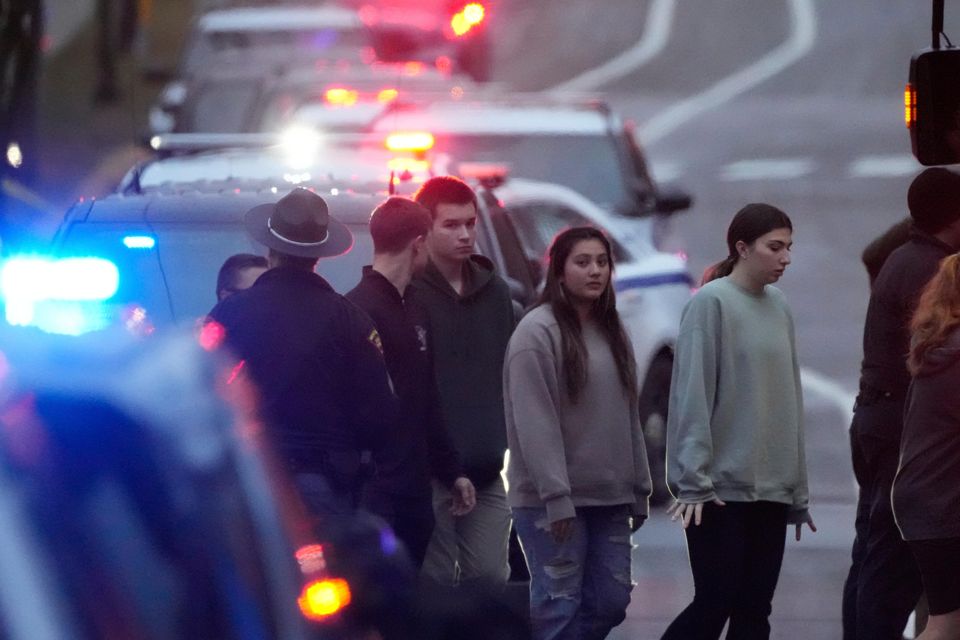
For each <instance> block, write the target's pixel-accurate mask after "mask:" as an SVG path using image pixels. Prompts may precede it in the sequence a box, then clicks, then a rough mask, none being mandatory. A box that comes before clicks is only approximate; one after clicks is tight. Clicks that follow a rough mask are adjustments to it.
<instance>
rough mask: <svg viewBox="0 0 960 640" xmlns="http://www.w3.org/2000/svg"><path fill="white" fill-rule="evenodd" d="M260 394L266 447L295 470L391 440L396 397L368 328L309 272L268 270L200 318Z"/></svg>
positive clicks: (358, 312) (365, 320)
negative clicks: (221, 335) (218, 334)
mask: <svg viewBox="0 0 960 640" xmlns="http://www.w3.org/2000/svg"><path fill="white" fill-rule="evenodd" d="M210 318H211V319H212V320H215V321H217V322H219V323H220V324H221V325H223V327H224V328H225V329H226V341H227V345H228V346H229V347H230V348H231V349H232V350H233V351H234V352H235V353H236V355H237V356H238V357H240V358H242V359H243V360H244V368H245V369H246V370H247V373H248V374H249V375H250V377H251V378H252V379H253V381H254V382H255V383H256V385H257V387H258V389H259V391H260V400H261V411H262V412H263V415H264V417H265V418H266V419H267V421H268V423H269V430H268V433H270V434H271V435H272V436H273V438H272V439H273V441H274V443H275V446H276V447H277V448H278V450H279V452H280V455H281V456H282V457H283V458H284V459H285V461H286V462H287V463H288V464H289V465H290V466H291V467H292V468H293V469H294V470H297V471H303V470H308V471H317V472H323V471H324V461H325V459H326V458H327V457H329V454H330V453H331V452H356V451H361V450H367V449H369V450H374V451H375V450H377V449H378V448H379V447H380V446H382V444H383V443H385V442H387V441H388V439H389V438H391V437H393V432H394V430H395V428H396V427H395V425H396V423H395V421H396V397H395V396H394V394H393V392H392V390H391V388H390V382H389V379H388V377H387V369H386V366H385V364H384V360H383V355H382V353H381V351H380V347H379V342H380V339H379V336H378V334H377V331H376V329H375V328H374V326H373V322H372V321H371V320H370V318H369V317H368V316H367V314H366V313H364V312H363V311H362V310H360V309H359V308H357V307H356V305H354V304H353V303H351V302H349V301H348V300H346V299H345V298H344V297H343V296H341V295H340V294H338V293H337V292H336V291H334V290H333V288H332V287H331V286H330V285H329V284H328V283H327V281H326V280H324V279H323V278H321V277H320V276H319V275H317V274H316V273H312V272H308V271H301V270H298V269H292V268H289V267H277V268H274V269H270V270H269V271H267V272H266V273H264V274H263V275H262V276H260V277H259V278H258V279H257V281H256V282H255V283H254V284H253V286H252V287H250V288H249V289H246V290H244V291H240V292H238V293H236V294H234V295H232V296H230V297H229V298H226V299H225V300H223V301H222V302H220V303H219V304H217V306H216V307H214V309H213V311H211V312H210Z"/></svg>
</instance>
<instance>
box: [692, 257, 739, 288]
mask: <svg viewBox="0 0 960 640" xmlns="http://www.w3.org/2000/svg"><path fill="white" fill-rule="evenodd" d="M738 257H739V256H737V254H733V255H732V256H727V257H726V258H724V259H723V260H721V261H720V262H715V263H714V264H712V265H710V266H709V267H707V268H706V269H704V271H703V278H702V279H701V280H700V286H701V287H702V286H703V285H705V284H707V283H708V282H710V281H711V280H716V279H717V278H724V277H726V276H728V275H730V274H731V273H733V267H734V265H736V264H737V258H738Z"/></svg>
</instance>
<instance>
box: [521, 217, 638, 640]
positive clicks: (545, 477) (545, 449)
mask: <svg viewBox="0 0 960 640" xmlns="http://www.w3.org/2000/svg"><path fill="white" fill-rule="evenodd" d="M549 255H550V267H549V270H548V271H547V281H546V285H545V287H544V290H543V294H542V295H541V297H540V302H539V304H538V305H537V306H536V307H534V309H533V310H532V311H530V313H528V314H527V315H526V316H525V317H524V318H523V320H521V321H520V324H519V325H518V326H517V329H516V331H515V332H514V334H513V337H512V338H511V339H510V344H509V346H508V348H507V361H506V365H505V367H504V375H503V387H504V402H505V405H506V418H507V440H508V442H509V445H510V463H509V466H508V468H507V477H508V479H509V489H508V491H507V499H508V501H509V503H510V506H511V507H512V509H513V518H514V525H515V526H516V529H517V533H518V534H519V536H520V543H521V545H522V546H523V553H524V556H525V557H526V559H527V564H528V566H529V569H530V618H531V623H532V627H533V637H534V638H536V639H537V640H546V639H548V638H550V639H553V638H556V639H560V638H568V639H570V640H579V639H582V640H600V639H602V638H605V637H607V634H608V633H609V632H610V630H611V629H612V628H614V627H615V626H617V625H618V624H620V623H621V622H623V619H624V618H625V617H626V610H627V605H629V604H630V592H631V591H632V590H633V582H632V579H631V577H630V552H631V550H632V545H631V544H630V534H631V533H632V532H633V531H635V530H636V529H637V528H638V527H639V526H640V524H642V522H643V521H644V519H646V517H647V510H648V505H647V501H648V499H649V496H650V491H651V481H650V470H649V468H648V466H647V453H646V448H645V447H644V442H643V431H642V428H641V425H640V411H639V407H638V404H637V403H638V400H639V391H638V389H637V371H636V363H635V362H634V359H633V348H632V345H631V344H630V339H629V337H627V334H626V332H625V331H624V328H623V325H622V323H621V322H620V316H619V314H618V313H617V306H616V296H615V294H614V291H613V284H612V282H611V274H612V272H613V256H612V253H611V251H610V242H609V240H607V238H606V236H604V235H603V232H601V231H600V230H598V229H595V228H592V227H574V228H572V229H568V230H566V231H563V232H561V233H560V234H559V235H557V237H556V238H555V239H554V241H553V243H552V245H551V247H550V252H549ZM560 567H564V570H563V571H561V570H560Z"/></svg>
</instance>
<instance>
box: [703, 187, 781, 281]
mask: <svg viewBox="0 0 960 640" xmlns="http://www.w3.org/2000/svg"><path fill="white" fill-rule="evenodd" d="M775 229H790V231H793V223H792V222H790V216H788V215H787V214H785V213H784V212H783V211H781V210H780V209H777V208H776V207H775V206H773V205H770V204H764V203H762V202H751V203H750V204H748V205H746V206H745V207H743V208H742V209H740V211H737V213H736V215H734V216H733V220H731V221H730V226H729V227H727V251H728V252H729V253H728V254H727V257H726V258H724V259H723V260H721V261H720V262H717V263H716V264H713V265H711V266H710V267H707V270H706V271H705V272H704V274H703V282H701V283H700V284H706V283H708V282H710V281H711V280H716V279H717V278H723V277H724V276H728V275H730V274H731V273H732V272H733V267H734V266H736V264H737V260H739V259H740V254H739V253H738V252H737V242H739V241H741V240H743V241H744V242H745V243H747V244H748V245H751V244H753V243H754V242H756V240H757V238H759V237H760V236H763V235H766V234H768V233H770V232H771V231H773V230H775Z"/></svg>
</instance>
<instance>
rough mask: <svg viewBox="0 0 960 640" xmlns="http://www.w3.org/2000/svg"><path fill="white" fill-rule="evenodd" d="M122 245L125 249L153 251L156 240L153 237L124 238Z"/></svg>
mask: <svg viewBox="0 0 960 640" xmlns="http://www.w3.org/2000/svg"><path fill="white" fill-rule="evenodd" d="M123 244H124V246H125V247H126V248H127V249H153V248H154V247H155V246H156V244H157V239H156V238H154V237H153V236H125V237H124V238H123Z"/></svg>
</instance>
